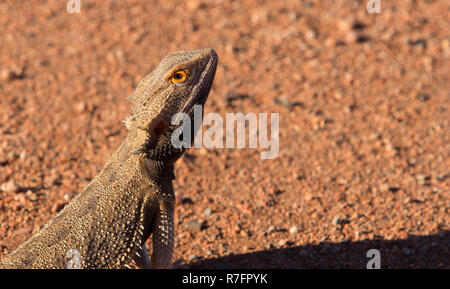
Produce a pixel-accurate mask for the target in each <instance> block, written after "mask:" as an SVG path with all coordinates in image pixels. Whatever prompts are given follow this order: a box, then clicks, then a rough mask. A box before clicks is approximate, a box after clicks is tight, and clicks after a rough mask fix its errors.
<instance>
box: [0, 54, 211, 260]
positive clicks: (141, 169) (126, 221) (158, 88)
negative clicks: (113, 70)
mask: <svg viewBox="0 0 450 289" xmlns="http://www.w3.org/2000/svg"><path fill="white" fill-rule="evenodd" d="M217 63H218V56H217V53H216V52H215V51H214V50H213V49H211V48H203V49H197V50H186V51H179V52H173V53H170V54H168V55H167V56H166V57H164V58H163V59H162V60H161V62H160V63H159V65H158V66H157V67H156V69H155V70H154V71H152V72H151V73H150V74H148V75H147V76H145V77H144V78H143V79H142V80H141V81H140V82H139V83H138V85H137V87H136V89H135V91H134V92H133V93H132V95H131V96H129V99H130V100H131V102H132V109H131V113H130V115H129V116H127V117H126V118H125V120H124V122H125V126H126V128H127V136H126V137H125V140H124V141H123V142H122V144H121V145H120V147H119V148H118V149H117V151H116V152H115V153H114V154H113V155H112V156H111V157H110V159H109V160H108V161H107V162H106V164H105V166H104V167H103V169H102V170H101V172H100V173H99V174H98V175H97V176H96V177H95V178H94V179H93V180H92V181H91V182H90V183H89V184H88V185H87V186H86V187H85V188H84V190H82V191H81V193H79V194H78V195H77V196H75V198H73V200H71V201H70V202H69V203H68V204H67V205H66V206H65V207H64V208H63V209H62V210H61V211H60V212H59V213H58V214H57V215H56V216H54V217H53V218H52V219H51V220H50V221H49V222H48V223H47V224H46V225H45V226H44V227H43V228H41V229H40V230H39V231H38V232H37V233H36V234H35V235H33V236H32V237H31V238H30V239H28V240H27V241H26V242H24V243H23V244H22V245H20V246H19V247H18V248H17V249H16V250H14V251H13V252H12V253H11V254H10V255H9V256H7V257H6V258H4V259H3V260H1V261H0V268H68V267H70V266H72V267H75V268H88V269H89V268H124V267H127V266H129V265H128V264H134V265H136V266H137V267H139V268H173V263H172V255H173V247H174V206H175V195H174V190H173V179H175V175H174V163H175V162H176V161H177V160H178V159H179V158H180V157H181V156H182V155H183V153H184V151H185V150H186V147H180V148H176V147H175V146H174V145H172V142H171V137H172V135H173V134H174V131H175V130H176V129H179V128H180V125H173V124H172V122H171V119H172V117H173V116H174V115H175V114H177V113H185V114H186V115H187V116H188V117H190V118H191V120H192V118H193V115H194V105H201V108H202V113H203V106H204V104H205V103H206V100H207V98H208V95H209V92H210V89H211V86H212V82H213V79H214V76H215V73H216V68H217ZM188 123H189V122H188ZM190 123H192V124H193V123H194V122H193V121H191V122H190ZM190 130H191V133H193V134H195V132H196V131H195V128H194V125H192V126H191V128H190ZM183 132H184V130H183ZM192 139H193V138H192ZM150 236H151V238H152V245H153V246H152V247H153V248H152V254H151V260H149V256H148V250H147V248H146V246H145V242H146V240H147V239H148V238H149V237H150ZM75 257H76V258H77V259H74V258H75Z"/></svg>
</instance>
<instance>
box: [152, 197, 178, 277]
mask: <svg viewBox="0 0 450 289" xmlns="http://www.w3.org/2000/svg"><path fill="white" fill-rule="evenodd" d="M152 235H153V237H152V238H153V251H152V267H153V268H156V269H169V268H173V264H172V254H173V244H174V200H170V201H168V200H161V201H160V202H159V211H158V212H157V213H156V218H155V223H154V227H153V234H152Z"/></svg>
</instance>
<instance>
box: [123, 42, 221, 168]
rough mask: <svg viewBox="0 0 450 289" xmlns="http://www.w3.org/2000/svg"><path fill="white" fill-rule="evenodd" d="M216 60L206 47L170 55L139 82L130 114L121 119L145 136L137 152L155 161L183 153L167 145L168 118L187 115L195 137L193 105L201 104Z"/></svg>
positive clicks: (209, 86)
mask: <svg viewBox="0 0 450 289" xmlns="http://www.w3.org/2000/svg"><path fill="white" fill-rule="evenodd" d="M217 61H218V57H217V53H216V52H215V51H214V50H213V49H210V48H205V49H199V50H190V51H181V52H175V53H171V54H169V55H167V56H166V57H164V58H163V60H162V61H161V63H160V64H159V65H158V66H157V68H156V69H155V70H154V71H153V72H151V73H150V74H149V75H147V76H146V77H145V78H144V79H143V80H141V81H140V82H139V84H138V86H137V88H136V90H135V92H134V93H133V94H132V95H131V96H130V99H131V101H132V102H133V109H132V112H131V115H130V116H129V117H127V119H126V120H125V124H126V126H127V128H128V130H129V131H130V132H132V131H135V132H134V134H136V135H142V134H145V138H144V139H145V141H144V143H142V147H141V149H139V151H138V153H140V154H143V155H144V156H145V157H146V158H150V159H155V160H176V159H178V158H179V157H180V156H181V155H182V153H183V151H184V150H183V149H181V148H180V149H177V148H175V147H173V146H172V144H171V136H172V133H173V132H174V130H175V129H176V128H177V127H176V126H173V125H171V121H172V117H173V116H174V115H175V114H177V113H186V114H188V115H189V116H190V117H191V123H192V128H191V131H192V133H193V134H192V136H193V135H194V134H195V132H194V128H193V123H194V122H193V120H192V118H193V110H194V105H202V107H203V105H204V104H205V102H206V99H207V97H208V94H209V90H210V88H211V85H212V82H213V79H214V75H215V72H216V68H217ZM138 138H139V137H138ZM139 139H140V138H139ZM192 139H193V137H192Z"/></svg>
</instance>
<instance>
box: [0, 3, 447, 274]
mask: <svg viewBox="0 0 450 289" xmlns="http://www.w3.org/2000/svg"><path fill="white" fill-rule="evenodd" d="M380 1H381V11H380V13H368V11H367V10H366V7H367V2H368V1H366V0H364V1H351V0H350V1H331V0H329V1H301V0H296V1H262V0H261V1H250V0H244V1H238V0H234V1H233V0H187V1H138V0H134V1H132V0H130V1H89V0H81V1H80V3H81V6H80V11H79V12H80V13H68V11H67V9H66V5H67V2H69V1H61V0H59V1H56V0H54V1H50V0H49V1H37V0H30V1H12V0H6V1H2V2H1V3H0V27H1V29H0V43H1V45H0V257H2V256H4V255H6V254H8V253H10V252H11V251H12V250H14V249H15V248H16V247H17V246H18V245H19V244H20V243H22V242H23V241H25V240H26V239H28V238H29V237H30V236H31V235H32V234H33V233H35V232H36V231H37V230H38V229H39V228H40V227H41V226H43V225H44V224H45V223H46V222H47V221H48V220H49V219H50V218H51V216H53V215H55V214H56V213H57V212H58V211H59V210H61V209H62V208H63V207H64V205H65V204H66V203H68V202H69V201H70V200H71V199H72V198H73V197H74V196H75V195H76V194H77V193H78V192H80V191H81V190H82V189H83V188H84V187H85V186H86V185H87V184H88V183H89V181H90V180H91V179H92V178H94V177H95V175H96V174H97V173H98V172H99V171H100V170H101V168H102V166H103V165H104V163H105V162H106V160H107V159H108V158H109V156H110V155H111V154H112V153H113V152H114V151H115V150H116V149H117V147H118V146H119V145H120V143H121V142H122V140H123V139H124V136H125V135H126V129H125V126H124V124H123V123H122V120H123V119H124V117H125V116H126V115H127V114H128V113H129V112H130V103H129V102H128V100H127V98H126V97H127V96H128V95H130V94H131V93H132V91H133V89H134V88H135V87H136V84H137V82H138V81H139V80H140V79H141V78H143V77H144V76H145V75H146V74H147V73H149V72H150V71H151V70H153V69H154V67H155V65H157V64H158V63H159V61H160V60H161V58H162V57H164V56H165V55H166V54H168V53H170V52H173V51H177V50H186V49H196V48H202V47H211V48H213V49H215V50H216V51H217V53H218V55H219V67H218V70H217V74H216V78H215V82H214V86H213V89H212V91H211V93H210V96H209V99H208V102H207V105H206V108H205V113H208V112H217V113H220V114H221V115H223V116H224V115H225V113H227V112H243V113H249V112H253V113H259V112H266V113H270V112H277V113H279V116H280V147H279V155H278V157H277V158H275V159H272V160H261V158H260V152H259V151H258V150H255V149H191V150H190V151H188V153H187V154H185V155H184V157H183V158H182V159H181V160H180V161H179V162H178V163H177V165H176V175H177V179H176V180H175V192H176V195H177V206H176V226H177V228H176V243H175V259H174V261H176V267H181V268H186V267H188V268H317V267H321V268H365V267H366V263H367V262H368V261H369V258H367V257H366V253H367V251H368V250H369V249H378V250H380V252H381V266H382V268H399V267H401V268H423V267H431V268H436V267H439V268H450V248H449V246H448V244H449V243H450V234H449V223H450V217H449V207H450V199H449V197H450V193H449V187H450V182H449V173H450V171H449V167H450V156H449V154H450V147H449V141H450V134H449V120H450V117H449V101H450V96H449V86H448V75H449V70H448V69H449V56H450V48H449V44H450V43H449V39H450V38H449V34H448V31H449V17H448V15H449V14H448V12H449V8H450V7H449V5H450V4H449V2H448V1H438V0H435V1H433V0H428V1H413V0H411V1H387V0H380ZM72 7H73V6H72Z"/></svg>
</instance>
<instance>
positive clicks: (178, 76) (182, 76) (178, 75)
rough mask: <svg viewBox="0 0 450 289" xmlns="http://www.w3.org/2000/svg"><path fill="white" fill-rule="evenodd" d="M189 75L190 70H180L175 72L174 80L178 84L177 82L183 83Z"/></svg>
mask: <svg viewBox="0 0 450 289" xmlns="http://www.w3.org/2000/svg"><path fill="white" fill-rule="evenodd" d="M187 77H188V72H187V71H184V70H180V71H177V72H175V73H174V75H173V76H172V82H173V83H175V84H177V83H183V82H184V81H185V80H186V78H187Z"/></svg>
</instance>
